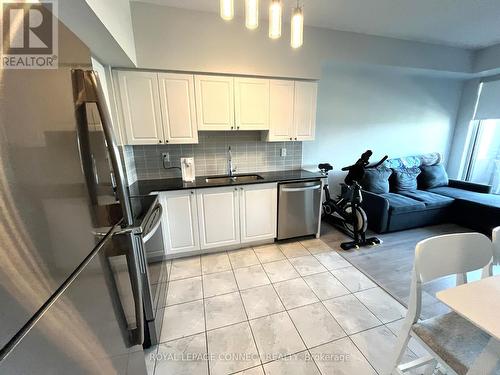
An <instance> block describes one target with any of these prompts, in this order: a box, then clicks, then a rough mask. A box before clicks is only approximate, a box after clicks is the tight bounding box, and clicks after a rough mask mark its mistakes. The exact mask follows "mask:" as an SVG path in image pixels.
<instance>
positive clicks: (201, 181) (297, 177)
mask: <svg viewBox="0 0 500 375" xmlns="http://www.w3.org/2000/svg"><path fill="white" fill-rule="evenodd" d="M248 174H257V175H259V176H261V177H262V179H260V180H254V181H245V182H242V181H231V182H225V183H208V182H207V181H206V178H207V177H218V176H200V177H196V180H195V181H194V182H183V181H182V179H181V178H164V179H152V180H138V181H136V182H134V183H133V184H132V185H130V188H129V190H130V196H139V195H148V194H150V193H151V192H153V191H171V190H184V189H203V188H211V187H221V186H233V185H252V184H265V183H269V182H284V181H301V180H311V179H318V178H322V177H323V176H322V175H321V174H320V173H313V172H309V171H306V170H303V169H294V170H288V171H275V172H254V173H248ZM236 176H237V174H236Z"/></svg>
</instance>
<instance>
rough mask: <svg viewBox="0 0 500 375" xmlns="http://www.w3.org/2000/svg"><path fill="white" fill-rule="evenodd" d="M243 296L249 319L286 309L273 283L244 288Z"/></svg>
mask: <svg viewBox="0 0 500 375" xmlns="http://www.w3.org/2000/svg"><path fill="white" fill-rule="evenodd" d="M241 298H242V299H243V304H244V305H245V310H246V312H247V314H248V318H249V319H255V318H260V317H261V316H265V315H270V314H274V313H277V312H280V311H283V310H284V309H285V308H284V307H283V304H282V303H281V301H280V299H279V297H278V295H277V294H276V292H275V291H274V288H273V287H272V285H264V286H260V287H257V288H252V289H246V290H243V291H241Z"/></svg>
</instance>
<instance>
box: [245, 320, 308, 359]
mask: <svg viewBox="0 0 500 375" xmlns="http://www.w3.org/2000/svg"><path fill="white" fill-rule="evenodd" d="M250 326H251V327H252V332H253V335H254V337H255V342H256V343H257V348H258V349H259V354H260V358H261V360H262V362H263V363H266V362H271V361H274V360H276V359H279V358H281V357H284V356H286V355H290V354H294V353H297V352H300V351H302V350H304V349H305V346H304V343H303V342H302V340H301V339H300V336H299V334H298V332H297V330H296V329H295V327H294V326H293V323H292V321H291V320H290V318H289V316H288V314H287V313H286V312H281V313H278V314H274V315H270V316H266V317H263V318H259V319H255V320H251V321H250Z"/></svg>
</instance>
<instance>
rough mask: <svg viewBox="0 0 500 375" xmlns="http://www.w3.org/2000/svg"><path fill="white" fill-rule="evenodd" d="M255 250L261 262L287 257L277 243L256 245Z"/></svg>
mask: <svg viewBox="0 0 500 375" xmlns="http://www.w3.org/2000/svg"><path fill="white" fill-rule="evenodd" d="M253 250H254V251H255V254H256V255H257V258H259V260H260V262H261V263H269V262H274V261H277V260H282V259H286V258H285V255H283V253H282V252H281V250H280V248H279V247H278V246H277V245H275V244H270V245H264V246H258V247H254V248H253Z"/></svg>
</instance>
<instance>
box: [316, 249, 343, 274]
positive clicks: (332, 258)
mask: <svg viewBox="0 0 500 375" xmlns="http://www.w3.org/2000/svg"><path fill="white" fill-rule="evenodd" d="M314 256H315V257H316V259H318V260H319V262H320V263H321V264H322V265H323V266H325V267H326V268H327V269H328V270H329V271H331V270H336V269H339V268H345V267H351V263H349V262H348V261H347V260H345V259H344V258H342V256H341V255H339V254H338V253H337V252H336V251H328V252H325V253H320V254H314Z"/></svg>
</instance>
